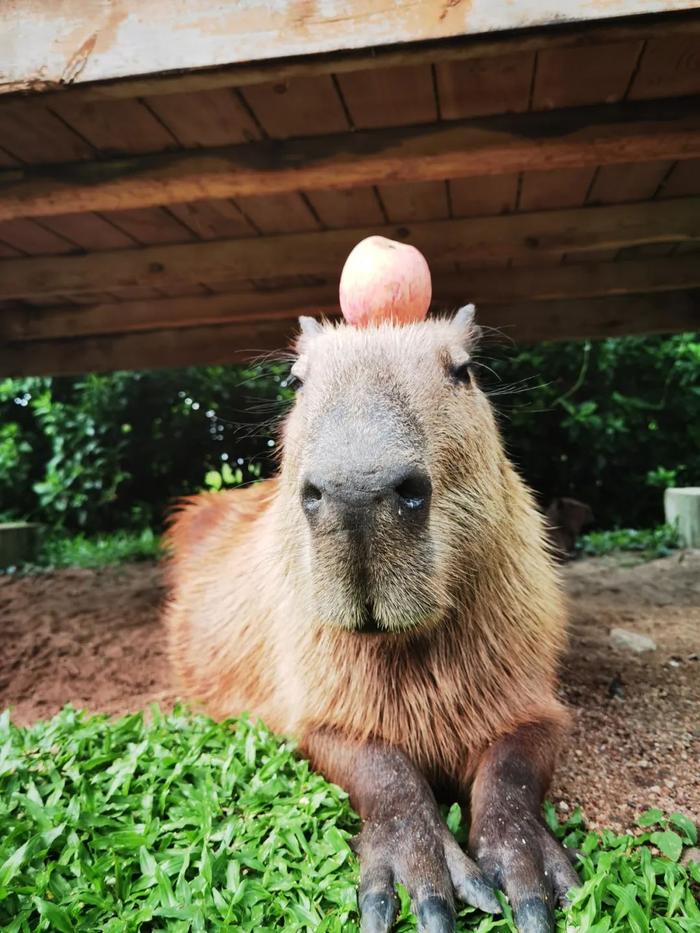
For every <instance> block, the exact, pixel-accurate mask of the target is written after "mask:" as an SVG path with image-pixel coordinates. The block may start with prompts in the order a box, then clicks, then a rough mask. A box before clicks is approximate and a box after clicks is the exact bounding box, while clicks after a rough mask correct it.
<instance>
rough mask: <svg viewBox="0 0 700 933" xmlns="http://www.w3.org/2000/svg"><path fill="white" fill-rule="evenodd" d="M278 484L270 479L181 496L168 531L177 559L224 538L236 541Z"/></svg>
mask: <svg viewBox="0 0 700 933" xmlns="http://www.w3.org/2000/svg"><path fill="white" fill-rule="evenodd" d="M276 485H277V480H276V479H267V480H263V481H262V482H260V483H254V484H253V485H251V486H242V487H239V488H237V489H225V490H221V491H219V492H202V493H199V494H198V495H195V496H187V497H186V498H183V499H181V500H180V501H179V502H178V503H177V505H176V507H175V509H174V510H173V512H172V515H171V517H170V522H169V527H168V530H167V532H166V535H165V543H166V547H167V549H168V551H169V552H170V554H171V557H172V558H173V559H174V560H175V561H176V562H177V561H179V560H182V559H184V560H188V559H191V558H193V557H195V556H196V555H198V554H201V553H202V552H203V551H206V550H207V549H208V548H210V547H215V546H216V545H217V543H218V542H219V541H221V540H223V539H225V540H228V541H231V542H232V541H233V540H234V539H235V538H236V537H237V536H238V535H239V534H241V532H242V531H243V530H244V529H245V528H246V527H247V526H249V525H250V523H251V522H252V521H253V520H254V519H256V518H257V517H258V516H259V515H260V514H261V513H262V511H264V510H265V509H266V508H267V505H268V504H269V502H270V500H271V498H272V496H273V495H274V492H275V488H276Z"/></svg>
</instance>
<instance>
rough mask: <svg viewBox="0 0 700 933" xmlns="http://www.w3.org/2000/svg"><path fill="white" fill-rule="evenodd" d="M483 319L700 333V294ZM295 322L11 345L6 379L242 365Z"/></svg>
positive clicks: (559, 330)
mask: <svg viewBox="0 0 700 933" xmlns="http://www.w3.org/2000/svg"><path fill="white" fill-rule="evenodd" d="M479 321H480V323H482V324H486V325H488V326H489V327H493V328H498V329H499V330H500V331H501V333H502V334H503V335H504V336H505V337H507V338H510V339H512V340H515V341H517V342H520V343H532V342H535V341H539V340H571V339H579V338H583V337H590V338H598V337H617V336H622V335H625V334H651V333H671V332H675V331H684V330H697V329H699V328H700V292H698V291H694V292H674V293H671V294H662V295H644V296H633V297H630V296H625V297H618V298H597V299H588V300H585V301H569V302H566V301H543V302H536V303H523V304H513V305H491V306H488V307H487V308H485V309H484V311H482V312H481V314H480V315H479ZM293 332H294V325H293V322H292V321H289V320H287V321H284V320H283V321H264V322H260V323H258V324H250V323H248V324H223V325H219V326H206V327H195V328H190V329H187V330H182V329H179V330H178V329H164V330H155V331H148V332H144V333H132V334H122V335H120V336H116V337H115V336H99V337H79V338H76V339H61V340H39V341H31V342H27V343H14V344H13V343H6V344H4V345H3V346H0V377H4V376H29V375H43V374H53V375H59V374H67V373H83V372H107V371H110V370H114V369H157V368H168V367H175V366H194V365H204V364H213V363H240V362H244V361H247V360H251V359H256V358H260V357H261V356H262V355H263V354H267V353H268V352H269V351H274V350H279V349H281V348H283V347H285V346H286V345H287V344H288V343H289V341H290V339H291V336H292V334H293Z"/></svg>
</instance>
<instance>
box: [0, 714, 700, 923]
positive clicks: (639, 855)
mask: <svg viewBox="0 0 700 933" xmlns="http://www.w3.org/2000/svg"><path fill="white" fill-rule="evenodd" d="M547 818H548V819H549V820H553V809H552V808H551V807H550V808H548V810H547ZM640 822H641V824H642V825H643V826H644V831H643V832H642V833H641V835H639V836H637V837H633V836H631V835H624V836H616V835H613V834H612V833H609V832H605V833H602V834H601V835H597V834H595V833H589V832H586V831H585V829H584V827H583V825H582V820H581V817H580V815H579V814H574V816H573V817H572V818H571V819H570V820H569V822H568V823H567V824H566V825H564V826H558V825H556V820H554V824H553V825H554V826H555V831H556V832H557V834H558V835H559V836H560V837H561V838H563V839H564V840H565V841H566V842H567V843H568V844H570V845H575V846H577V847H579V848H581V849H582V851H583V852H584V853H585V857H584V861H583V864H582V868H581V874H582V878H583V881H584V884H583V887H582V888H581V889H580V890H579V891H578V892H577V893H576V894H575V896H574V900H573V906H572V907H571V908H570V910H569V911H568V916H567V917H564V915H563V914H561V915H560V917H559V922H558V929H559V930H560V931H564V930H566V929H570V930H576V931H582V933H586V931H588V933H605V931H632V933H647V931H652V933H661V931H672V933H676V931H678V933H691V931H698V930H700V910H699V909H698V907H697V904H696V902H695V899H694V897H693V890H692V888H693V885H694V884H695V885H697V884H698V883H700V865H691V866H690V867H689V868H684V867H682V866H681V865H680V864H679V861H678V859H679V856H680V854H681V849H682V846H683V845H684V844H690V843H692V842H693V841H694V840H695V838H696V837H695V827H694V826H693V825H692V824H691V823H690V821H689V820H687V819H686V818H683V817H682V816H680V815H679V814H676V815H674V816H671V818H670V820H666V819H665V818H664V817H663V815H662V814H661V813H659V812H651V811H650V813H649V814H647V815H646V816H645V817H644V818H643V819H642V820H641V821H640ZM449 823H450V826H451V827H452V828H453V829H455V830H457V832H458V835H459V834H460V831H461V826H460V814H459V811H458V809H457V808H456V807H453V808H452V809H451V810H450V813H449ZM357 828H358V820H357V818H356V816H355V815H354V814H353V813H352V811H351V809H350V807H349V805H348V802H347V799H346V796H345V794H344V793H343V792H342V791H341V790H339V789H338V788H337V787H334V786H333V785H330V784H328V783H326V782H325V781H324V780H323V779H322V778H321V777H320V776H318V775H316V774H314V773H313V772H312V771H311V770H310V769H309V766H308V764H307V763H306V762H305V761H303V760H302V759H300V758H298V757H297V756H296V755H295V754H294V751H293V749H292V747H291V746H290V745H289V744H288V743H286V742H283V741H280V740H279V739H277V738H275V737H273V736H272V735H271V734H270V733H269V732H267V731H266V730H265V729H264V728H263V727H262V726H260V725H253V724H251V723H250V722H249V721H247V720H245V719H242V720H239V721H238V722H237V723H235V724H230V725H228V726H227V725H226V724H224V725H221V724H216V723H214V722H212V721H211V720H209V719H206V718H205V717H200V716H191V715H189V714H187V713H186V712H185V711H183V710H181V709H176V710H175V711H174V712H173V713H172V714H170V715H167V716H166V715H163V714H161V713H159V712H158V710H156V709H154V710H153V712H152V715H151V717H149V719H148V721H145V720H144V717H143V716H142V715H141V714H134V715H130V716H126V717H124V718H122V719H119V720H116V721H109V720H108V719H106V718H105V717H88V716H86V715H84V714H82V713H79V712H76V711H75V710H73V709H71V708H66V709H64V710H63V711H62V712H61V713H60V714H58V715H57V716H56V717H54V718H53V719H52V720H50V721H49V722H45V723H39V724H37V725H34V726H32V727H29V728H17V727H16V726H14V725H13V724H12V723H11V722H10V717H9V714H8V713H5V714H3V715H2V716H0V929H1V930H3V931H6V933H18V931H27V933H29V931H32V933H34V931H40V930H51V931H59V933H75V931H85V933H87V931H102V933H117V931H120V933H121V931H124V933H126V931H153V930H168V931H177V933H179V931H183V933H184V931H190V930H193V931H196V930H199V931H204V930H206V931H209V930H236V931H253V930H255V931H267V930H285V931H296V930H299V931H302V930H304V931H306V930H308V931H312V930H314V931H318V933H341V931H348V933H356V931H357V929H358V926H357V914H356V907H355V903H356V899H355V883H356V879H357V867H356V863H355V859H354V857H353V856H352V855H351V853H350V849H349V847H348V842H347V841H348V838H349V837H350V835H351V834H352V833H354V832H356V831H357ZM659 850H661V854H659ZM567 924H568V926H567ZM397 929H398V930H399V931H401V933H405V931H408V930H412V929H415V924H414V922H413V920H412V919H411V918H410V917H409V915H408V904H407V902H406V898H405V895H404V896H403V898H402V912H401V918H400V921H399V925H398V927H397ZM459 929H460V930H462V931H466V930H478V931H481V933H487V931H490V930H497V931H507V930H512V926H511V924H510V921H509V919H508V912H507V907H506V916H505V917H502V918H499V919H492V918H491V917H487V916H485V915H483V914H480V913H478V912H477V911H475V910H472V909H467V910H465V911H463V912H462V914H461V915H460V926H459Z"/></svg>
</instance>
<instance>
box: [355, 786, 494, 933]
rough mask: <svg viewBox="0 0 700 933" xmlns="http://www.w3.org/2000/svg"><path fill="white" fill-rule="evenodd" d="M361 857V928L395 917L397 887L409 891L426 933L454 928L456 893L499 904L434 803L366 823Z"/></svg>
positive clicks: (480, 903)
mask: <svg viewBox="0 0 700 933" xmlns="http://www.w3.org/2000/svg"><path fill="white" fill-rule="evenodd" d="M353 848H355V850H356V851H357V853H358V854H359V857H360V892H359V906H360V913H361V916H362V926H361V929H362V933H385V931H388V930H389V929H390V928H391V925H392V923H393V921H394V918H395V916H396V907H397V901H396V896H395V894H394V886H395V885H396V884H402V885H404V887H405V888H406V889H407V890H408V893H409V895H410V897H411V904H412V909H413V912H414V914H415V915H416V918H417V920H418V929H419V931H421V933H453V931H454V929H455V906H454V901H455V898H454V895H455V894H456V895H457V897H458V898H459V899H460V900H461V901H464V902H465V903H468V904H471V905H472V906H474V907H479V908H481V909H482V910H486V911H488V912H491V913H499V912H500V905H499V903H498V901H497V900H496V895H495V893H494V891H493V888H492V887H491V886H490V885H489V883H488V882H487V881H486V879H485V878H484V876H483V875H482V873H481V871H480V870H479V868H477V866H476V865H475V864H474V862H472V860H471V859H470V858H468V857H467V856H466V855H465V854H464V852H462V850H461V849H460V847H459V845H458V844H457V842H456V840H455V838H454V836H453V835H452V834H451V833H450V831H449V830H448V829H447V827H446V826H445V824H444V823H443V822H442V820H441V818H440V815H439V813H438V811H437V808H435V806H434V804H432V805H426V807H425V810H422V809H421V808H420V807H418V808H417V809H416V810H414V811H413V812H412V813H411V815H410V816H408V817H403V816H401V817H395V816H394V817H393V818H388V819H386V820H385V821H370V822H368V823H366V824H365V826H364V828H363V830H362V832H361V833H360V836H359V837H357V839H356V840H355V845H354V846H353Z"/></svg>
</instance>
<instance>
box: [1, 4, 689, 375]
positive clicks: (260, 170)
mask: <svg viewBox="0 0 700 933" xmlns="http://www.w3.org/2000/svg"><path fill="white" fill-rule="evenodd" d="M27 5H28V6H31V2H30V0H18V2H17V3H16V4H15V6H16V7H17V8H20V7H23V6H24V7H26V6H27ZM70 5H71V4H70V2H68V3H67V4H66V5H64V6H68V7H69V6H70ZM143 5H144V6H145V7H150V3H144V4H143ZM564 5H566V4H564ZM623 5H624V4H623ZM690 5H691V6H698V4H690ZM215 6H219V7H220V6H221V5H220V4H217V5H215ZM239 6H240V7H241V8H243V7H244V8H245V9H246V10H248V11H249V12H250V11H252V10H253V8H256V7H257V8H261V5H260V4H257V5H256V4H255V3H254V2H253V0H250V2H243V0H240V3H239ZM335 6H338V4H333V3H330V4H327V5H325V6H324V5H321V7H322V8H323V9H324V10H330V9H331V8H333V9H335ZM356 6H357V7H358V8H362V9H365V10H369V8H370V7H371V6H372V4H371V3H369V0H368V2H367V3H364V4H360V3H358V4H356ZM375 6H376V4H375ZM399 6H401V7H402V9H403V8H406V9H408V8H409V7H410V5H399ZM418 6H419V7H427V6H430V7H434V6H435V4H429V3H427V2H426V3H420V4H418ZM442 6H443V7H444V9H445V10H447V11H448V14H449V15H450V16H452V15H453V14H452V13H451V12H449V11H452V10H453V9H454V8H455V7H456V6H458V4H453V3H448V4H446V5H445V4H443V5H442ZM473 6H474V8H475V9H476V8H477V7H478V4H475V5H473ZM516 6H517V5H516ZM524 6H527V5H524ZM576 6H585V4H583V5H576ZM591 6H593V7H595V6H596V4H591ZM634 6H635V4H634V3H628V4H627V6H626V9H625V12H629V10H628V9H627V7H634ZM636 6H639V7H642V6H644V8H645V9H650V8H651V7H650V5H649V4H644V5H642V4H637V5H636ZM659 6H664V7H666V8H668V7H669V6H674V4H657V5H656V7H659ZM675 6H684V7H687V6H689V4H687V3H685V4H676V5H675ZM106 7H109V8H110V9H112V10H113V11H114V10H119V9H122V8H123V7H124V4H123V3H118V2H115V3H112V4H107V5H106ZM106 7H105V8H106ZM492 7H493V9H496V8H497V7H498V8H500V5H499V4H493V5H492ZM607 7H608V9H612V10H615V9H617V7H616V5H615V4H614V3H612V4H607ZM25 12H26V10H25ZM39 15H40V14H39V13H37V16H39ZM115 15H116V14H115ZM251 15H252V13H251ZM49 19H50V17H49ZM402 22H403V26H402V29H404V32H400V33H399V36H400V38H401V39H402V40H406V41H408V40H411V39H415V38H416V37H417V35H418V34H419V26H418V25H416V24H415V23H414V24H413V26H414V28H415V34H414V33H411V31H410V28H411V23H410V22H409V20H408V19H405V21H403V20H402ZM431 22H433V21H431ZM474 22H475V23H476V22H478V20H477V19H475V20H474ZM81 24H82V21H81ZM171 25H172V24H171ZM239 25H240V24H239ZM326 25H327V24H326V23H325V20H324V29H323V30H322V33H323V36H325V37H328V36H330V35H331V33H330V32H329V31H328V30H327V29H326ZM433 25H434V24H433ZM200 26H201V23H200ZM443 27H444V29H445V30H446V31H442V32H440V29H443ZM81 28H82V25H81ZM241 28H242V26H241ZM310 28H311V27H310ZM115 29H116V27H115ZM173 29H174V26H173ZM319 29H320V27H319ZM436 29H437V31H436ZM454 29H455V26H454V22H453V20H450V21H449V23H448V25H447V26H444V23H443V25H442V26H439V27H435V28H433V31H432V32H431V31H430V30H424V32H423V33H421V34H422V35H426V36H428V37H430V38H431V41H430V42H425V41H424V42H420V43H414V44H411V45H405V44H402V45H395V46H391V47H387V48H380V49H372V50H371V51H370V50H368V49H359V50H356V49H355V50H353V49H350V50H349V51H348V48H349V46H348V45H347V44H346V45H343V46H341V45H340V43H343V42H345V39H344V38H343V35H342V30H341V29H340V27H338V28H337V32H338V33H339V35H337V36H336V38H335V40H334V41H335V42H336V43H337V44H338V45H337V47H338V48H342V49H344V51H337V52H336V51H333V49H335V48H336V45H333V42H331V44H330V45H328V46H324V45H323V44H322V43H321V45H320V46H319V47H318V49H317V51H318V50H319V49H320V50H323V51H324V54H323V55H317V54H314V55H310V54H309V55H305V57H303V58H289V57H288V56H289V54H291V53H290V51H289V48H287V47H282V46H281V45H280V44H279V42H278V43H277V45H275V44H274V43H271V44H270V46H269V48H266V47H265V46H264V44H261V45H259V46H258V45H255V46H254V47H246V50H245V52H243V51H240V49H239V50H238V51H237V54H238V55H239V56H243V55H245V56H246V62H245V63H242V62H240V61H237V60H235V58H233V57H231V56H230V55H229V61H228V64H226V65H224V64H222V63H221V61H219V60H218V59H217V58H216V55H214V53H212V55H213V58H212V59H211V64H213V65H216V66H217V67H215V68H212V69H210V70H207V71H205V70H200V69H195V70H191V69H190V70H188V71H186V72H184V73H182V74H165V75H156V74H144V72H143V70H142V71H137V70H136V68H137V65H136V64H135V63H133V62H132V63H131V64H129V65H128V66H123V67H128V68H129V69H131V70H130V71H129V76H125V75H124V74H122V73H121V72H120V73H119V74H117V72H116V71H114V68H115V67H116V66H115V65H112V66H110V65H109V61H110V58H109V56H106V53H102V54H101V57H100V56H97V57H96V58H95V60H94V62H92V57H91V53H90V54H89V55H88V57H87V59H86V62H85V64H84V66H83V67H82V68H79V69H78V70H77V71H75V73H73V72H72V71H70V70H69V71H66V67H67V66H66V65H65V63H64V67H63V71H61V68H60V61H59V58H57V57H56V56H57V55H58V53H57V52H56V49H54V51H53V52H52V54H51V56H49V55H48V53H47V58H46V67H45V69H44V72H43V76H39V75H38V72H36V73H35V72H32V67H33V64H32V62H28V63H25V70H24V71H22V70H21V67H22V66H21V62H20V61H19V57H18V56H17V55H15V56H14V58H13V57H12V56H9V57H8V58H7V59H6V61H8V62H9V65H8V67H7V68H6V73H5V76H4V83H3V79H2V78H0V89H2V88H3V87H4V90H5V91H6V92H7V93H5V94H4V95H1V96H0V374H30V373H45V372H53V373H61V372H82V371H88V370H108V369H113V368H146V367H150V366H175V365H185V364H195V363H204V362H218V361H233V360H237V359H241V358H244V357H246V356H251V355H256V354H259V353H260V352H261V351H266V350H268V349H271V348H277V347H282V346H284V344H285V342H286V340H287V339H288V335H289V333H290V332H291V329H292V325H293V322H294V318H295V317H296V315H297V314H299V313H327V314H333V313H336V311H337V307H336V303H337V278H338V274H339V271H340V268H341V266H342V263H343V261H344V259H345V256H346V255H347V253H348V252H349V250H350V248H351V247H352V246H353V245H354V243H355V242H356V241H357V240H358V239H360V238H361V237H363V236H366V235H368V234H369V233H377V232H379V233H383V234H384V235H386V236H390V237H393V238H397V239H405V240H407V241H410V242H413V243H415V244H416V245H417V246H419V247H420V248H421V249H422V250H423V251H424V253H425V254H426V256H427V258H428V260H429V262H430V264H431V268H432V269H433V275H434V291H435V298H436V307H440V306H442V307H445V306H447V307H450V306H455V305H456V304H458V303H460V302H464V301H466V300H474V301H476V303H477V305H479V306H480V309H479V311H480V313H479V316H480V320H481V321H482V322H484V323H486V324H491V325H493V326H497V327H502V328H503V330H504V332H505V333H506V334H508V335H510V336H512V337H514V338H515V339H520V340H538V339H545V338H549V339H561V338H568V337H582V336H602V335H614V334H621V333H648V332H662V331H673V330H680V329H695V328H698V327H700V299H699V296H700V253H699V252H698V250H699V249H700V96H698V95H700V12H696V13H692V12H691V13H681V14H673V15H672V14H665V15H663V16H651V17H635V18H632V19H628V20H620V21H617V20H615V21H612V22H595V23H588V24H585V25H576V26H570V25H568V26H563V27H556V28H555V27H549V28H546V29H539V30H529V31H526V32H515V33H507V34H503V35H500V36H499V35H491V36H476V37H473V36H469V35H461V36H458V37H454ZM450 30H452V32H451V31H450ZM31 31H32V30H31V29H30V32H31ZM311 33H313V29H311ZM251 34H252V33H251ZM353 34H354V33H353ZM0 35H2V32H1V31H0ZM100 35H101V34H100ZM115 35H116V33H115ZM187 35H188V32H187V30H186V29H184V26H183V38H182V41H183V42H185V37H186V36H187ZM314 35H315V34H314ZM81 36H82V33H80V36H78V35H73V45H75V44H76V41H77V39H79V38H80V37H81ZM442 37H446V38H442ZM122 38H123V37H122ZM312 39H313V36H312V38H309V36H308V35H307V42H312ZM3 41H6V39H5V40H3V39H0V52H1V51H2V47H3V46H2V43H3ZM84 41H85V40H82V39H81V42H84ZM167 41H168V42H170V43H176V41H177V38H176V36H175V35H174V33H173V35H172V36H171V37H170V38H168V39H167ZM294 41H295V42H296V41H297V38H295V40H294ZM298 41H299V42H300V41H301V40H298ZM313 41H315V40H313ZM319 41H320V40H319ZM324 41H330V40H328V39H325V40H324ZM115 42H116V44H117V46H118V45H119V42H117V40H115ZM20 44H21V43H19V42H18V43H17V44H16V45H17V47H19V45H20ZM59 44H60V43H59ZM98 45H99V43H98V42H97V40H96V42H95V43H94V44H93V50H94V48H96V47H98ZM79 47H80V48H82V45H80V44H79ZM218 47H219V46H218V45H217V48H218ZM13 48H14V47H13ZM198 48H199V46H198ZM204 48H205V46H202V49H204ZM296 48H297V47H296V46H294V49H293V51H295V50H296ZM61 49H62V50H63V51H62V53H61V54H64V55H65V54H66V49H67V46H64V45H61ZM329 49H331V51H330V52H329ZM54 53H56V54H54ZM178 54H180V52H179V51H178V49H175V48H173V49H170V50H167V49H165V50H164V49H163V48H160V46H159V49H158V53H157V54H154V56H153V62H152V67H153V68H155V67H158V68H162V69H169V67H170V66H172V68H175V67H177V64H176V63H177V61H179V60H180V59H178V58H177V56H178ZM197 54H199V53H197ZM201 54H202V55H203V54H204V52H202V53H201ZM217 54H218V53H217ZM265 54H267V57H266V60H265V61H259V62H255V61H254V59H262V57H263V55H265ZM168 55H170V56H171V57H170V58H167V60H165V59H164V58H163V56H166V57H167V56H168ZM273 56H279V57H273ZM0 60H2V55H1V54H0ZM119 60H120V61H121V59H119ZM143 61H146V62H148V61H149V59H148V57H147V56H146V57H144V58H142V62H143ZM191 61H193V62H194V64H193V65H192V67H193V68H194V66H195V65H196V64H197V62H198V59H195V60H191ZM91 62H92V63H91ZM34 64H36V63H34ZM37 67H38V66H37ZM73 67H74V69H75V68H76V67H77V66H75V65H74V66H73ZM110 67H112V69H113V70H112V71H110V70H109V68H110ZM120 67H122V66H120ZM66 74H67V75H68V78H66V77H65V75H66ZM32 75H33V77H32ZM60 75H64V78H61V77H60ZM57 76H58V77H57ZM106 78H118V80H112V81H108V82H106V83H105V79H106ZM98 79H100V83H91V82H94V81H96V80H98ZM61 82H63V83H64V84H65V83H67V84H68V85H69V86H67V87H61V88H60V89H56V86H57V85H59V84H61ZM37 86H39V87H40V88H41V92H40V93H33V94H29V95H27V94H21V93H17V92H16V89H17V88H18V87H20V88H22V87H31V88H34V89H36V87H37ZM47 87H51V88H52V89H50V90H47Z"/></svg>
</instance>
